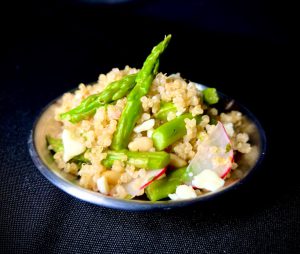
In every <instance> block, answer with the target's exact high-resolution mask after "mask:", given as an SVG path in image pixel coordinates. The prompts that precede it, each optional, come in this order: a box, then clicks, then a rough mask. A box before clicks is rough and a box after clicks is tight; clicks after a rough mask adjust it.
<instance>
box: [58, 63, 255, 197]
mask: <svg viewBox="0 0 300 254" xmlns="http://www.w3.org/2000/svg"><path fill="white" fill-rule="evenodd" d="M137 71H138V69H135V68H130V67H129V66H126V67H125V68H124V69H123V70H119V69H118V68H114V69H112V70H111V71H110V72H108V73H107V74H100V75H99V78H98V81H97V82H96V83H95V84H93V85H85V84H80V85H79V86H78V89H77V90H76V91H75V92H74V93H65V94H64V95H63V96H62V98H61V100H60V102H59V105H58V106H57V108H56V110H55V119H56V120H57V121H59V122H60V123H61V132H60V134H59V135H58V136H57V138H61V134H62V131H63V130H69V131H71V132H72V133H74V135H76V137H78V139H79V140H80V142H82V144H83V145H84V146H85V147H86V149H87V150H86V152H85V154H84V157H85V158H87V159H89V161H90V164H86V163H83V164H82V165H77V164H75V163H74V162H64V161H63V153H62V152H57V153H56V154H55V155H54V160H55V161H56V163H57V165H58V167H59V168H60V169H61V170H63V171H65V172H66V173H70V174H73V175H76V176H78V177H79V184H80V185H81V186H82V187H84V188H87V189H90V190H94V191H98V188H97V180H98V179H99V178H100V177H102V176H105V177H106V179H107V182H108V188H109V190H108V195H110V196H113V197H117V198H127V197H128V195H129V193H127V191H126V188H124V184H127V183H129V182H130V181H131V180H132V179H136V178H138V177H139V176H143V175H145V173H146V170H145V169H143V168H135V167H134V166H132V165H129V164H127V158H126V156H125V157H124V158H122V160H116V161H115V162H114V163H113V165H112V167H111V168H107V167H105V166H104V165H103V164H102V160H103V159H105V158H106V157H107V153H108V148H109V146H110V145H111V143H112V139H113V135H114V133H115V131H116V129H117V124H118V121H119V119H120V117H121V114H122V111H123V109H124V107H125V105H126V98H122V99H119V100H117V102H116V103H115V104H114V105H108V106H107V107H101V108H98V109H97V111H96V113H95V114H94V115H93V116H91V117H89V118H88V119H86V120H82V121H80V122H78V123H75V124H73V123H70V122H69V121H67V120H61V119H60V118H59V115H60V114H61V113H63V112H66V111H68V110H70V109H72V108H74V107H76V106H78V105H79V104H80V103H81V102H82V100H84V99H85V98H87V97H88V96H90V95H93V94H96V93H99V92H101V91H103V89H104V88H105V87H106V86H107V85H108V84H109V83H111V82H113V81H116V80H119V79H121V78H122V77H124V76H126V75H128V74H134V73H137ZM161 102H172V103H173V104H174V105H175V106H176V112H171V113H169V114H168V116H167V121H171V120H172V119H174V118H176V117H177V116H180V115H182V114H184V113H191V114H192V116H193V117H194V116H199V115H201V116H202V117H201V121H200V122H199V123H197V122H196V120H195V119H188V118H186V119H185V126H186V130H187V132H186V135H185V136H184V137H183V138H181V139H180V140H178V141H176V142H175V143H174V144H172V145H171V146H170V147H169V149H170V152H171V153H172V154H173V158H175V159H176V160H177V163H178V162H180V165H186V164H188V163H189V162H190V161H191V160H192V159H193V157H194V156H195V154H196V153H197V149H198V146H199V144H201V142H203V140H205V139H206V137H207V136H208V133H209V132H210V131H211V130H212V129H213V128H214V125H212V124H211V118H212V117H217V118H218V119H219V120H220V121H221V122H222V123H223V124H224V126H225V127H226V129H228V130H227V132H228V135H229V136H230V140H231V143H232V148H233V150H234V152H235V153H242V154H246V153H249V152H250V151H251V145H250V143H249V136H248V134H247V133H245V132H244V131H243V128H242V126H243V122H244V116H243V115H242V113H241V112H238V111H229V112H221V113H219V112H218V110H217V109H216V108H213V107H212V108H207V105H205V104H204V103H203V101H202V100H201V91H199V90H198V89H197V88H196V85H195V83H193V82H188V81H186V80H185V79H183V78H182V77H181V76H180V74H179V73H177V74H172V75H169V76H167V75H166V74H163V73H158V74H157V75H156V77H155V78H154V80H153V83H152V86H151V89H150V92H149V93H148V95H146V96H143V97H142V98H141V103H142V109H143V112H142V114H141V116H140V118H139V119H138V121H137V125H142V124H143V123H145V122H146V121H149V120H151V119H154V121H153V120H152V122H151V124H152V125H151V126H150V125H149V126H150V127H149V128H148V127H145V128H146V129H145V130H144V129H142V130H141V131H140V132H133V133H132V136H131V138H130V142H129V144H128V149H129V150H130V151H150V152H154V151H156V149H155V146H154V145H153V141H152V139H151V136H152V133H153V130H154V129H155V128H157V127H158V126H160V125H161V124H163V123H164V121H161V120H157V119H155V118H154V117H153V116H154V115H155V114H156V113H157V112H158V111H159V110H160V106H161ZM149 123H150V122H149ZM147 128H148V129H147ZM232 169H233V170H235V171H236V172H237V173H236V174H237V175H238V174H241V173H240V172H239V171H237V170H238V164H237V163H234V164H233V165H232ZM141 193H142V194H143V190H141ZM201 194H202V191H200V190H198V191H197V195H201Z"/></svg>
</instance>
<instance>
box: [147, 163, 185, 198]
mask: <svg viewBox="0 0 300 254" xmlns="http://www.w3.org/2000/svg"><path fill="white" fill-rule="evenodd" d="M185 179H186V167H184V168H179V169H176V170H172V171H171V173H170V174H169V175H167V176H166V177H165V178H162V179H160V180H156V181H154V182H153V183H151V184H150V185H149V186H148V187H147V188H146V189H145V192H146V195H147V197H148V198H149V199H150V200H151V201H157V200H160V199H163V198H167V197H168V195H169V194H172V193H174V192H175V191H176V188H177V186H178V185H180V184H183V183H184V182H185Z"/></svg>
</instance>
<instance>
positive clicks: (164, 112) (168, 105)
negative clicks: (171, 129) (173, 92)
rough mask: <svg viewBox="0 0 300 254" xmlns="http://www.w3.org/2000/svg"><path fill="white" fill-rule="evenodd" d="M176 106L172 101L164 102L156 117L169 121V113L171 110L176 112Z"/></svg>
mask: <svg viewBox="0 0 300 254" xmlns="http://www.w3.org/2000/svg"><path fill="white" fill-rule="evenodd" d="M176 110H177V108H176V106H175V105H174V104H173V103H172V102H162V103H161V105H160V110H159V111H158V112H157V113H156V115H155V118H156V119H159V120H163V121H167V117H168V114H169V113H170V112H174V113H176Z"/></svg>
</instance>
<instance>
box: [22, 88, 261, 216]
mask: <svg viewBox="0 0 300 254" xmlns="http://www.w3.org/2000/svg"><path fill="white" fill-rule="evenodd" d="M197 88H198V89H200V90H203V89H204V88H206V86H204V85H201V84H197ZM218 94H219V95H220V97H221V98H224V99H226V98H227V99H228V98H230V97H228V96H227V95H224V94H223V93H221V92H219V91H218ZM59 98H60V97H58V98H56V99H54V100H53V101H51V102H50V103H49V104H48V105H47V106H46V107H44V108H43V109H42V111H41V113H40V114H39V115H38V117H37V118H36V120H35V122H34V125H33V129H32V130H31V133H30V136H29V139H28V148H29V153H30V156H31V158H32V160H33V162H34V164H35V166H36V167H37V168H38V169H39V171H40V172H41V173H42V174H43V175H44V176H45V177H46V178H47V179H48V180H49V181H50V182H51V183H52V184H54V185H55V186H56V187H58V188H60V189H61V190H63V191H65V192H66V193H68V194H70V195H72V196H74V197H76V198H78V199H81V200H83V201H86V202H89V203H93V204H96V205H100V206H104V207H109V208H115V209H121V210H134V211H143V210H157V209H163V210H168V209H172V208H177V207H183V206H187V205H192V204H195V203H198V202H202V201H206V200H208V199H211V198H213V197H216V196H219V195H221V194H223V193H226V192H228V191H229V190H233V189H236V188H237V187H238V186H240V185H241V184H243V183H244V182H245V181H246V180H248V179H249V178H250V176H251V175H252V174H253V172H254V171H255V170H256V169H257V168H258V167H259V165H260V164H261V162H262V160H263V158H264V155H265V152H266V135H265V132H264V130H263V128H262V126H261V124H260V123H259V121H258V120H257V118H256V117H255V116H254V115H253V114H252V113H251V112H250V111H249V110H248V109H247V108H246V107H244V106H243V105H241V104H240V103H238V102H236V101H234V104H235V105H238V107H239V108H240V109H241V111H242V113H243V114H245V115H246V116H247V118H248V119H250V120H251V122H252V123H254V124H255V126H256V127H257V130H258V132H259V133H258V134H259V138H260V154H259V155H258V158H257V160H256V163H255V164H254V166H253V167H252V168H251V169H250V170H249V172H248V173H247V175H246V176H244V177H243V178H241V179H240V180H238V181H236V182H234V183H232V184H231V185H229V186H226V187H224V188H222V189H220V190H218V191H215V192H209V193H206V194H204V195H202V196H199V197H197V198H193V199H188V200H178V201H173V200H168V201H156V202H151V201H143V200H124V199H118V198H114V197H109V196H105V195H103V194H101V193H98V192H95V191H91V190H88V189H85V188H83V187H81V186H79V185H76V184H75V183H72V182H70V181H68V180H66V179H64V178H63V177H62V176H60V175H58V174H57V173H56V172H55V171H54V170H51V169H49V168H48V166H47V165H46V164H45V163H44V162H43V160H42V159H41V157H40V156H39V154H38V151H37V148H36V144H35V142H34V135H35V130H36V126H37V124H38V122H39V119H40V118H41V116H42V115H43V114H44V113H45V111H47V109H48V108H49V107H50V106H51V105H53V104H54V103H55V102H56V101H57V100H58V99H59Z"/></svg>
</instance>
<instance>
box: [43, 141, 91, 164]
mask: <svg viewBox="0 0 300 254" xmlns="http://www.w3.org/2000/svg"><path fill="white" fill-rule="evenodd" d="M46 140H47V143H48V145H49V146H50V150H52V151H53V152H55V153H58V152H63V151H64V145H63V142H62V140H61V139H60V138H53V137H51V136H46ZM70 162H74V163H76V164H79V165H81V164H82V163H90V161H89V160H88V159H86V158H85V157H84V153H83V154H79V155H77V156H75V157H74V158H72V159H71V160H70Z"/></svg>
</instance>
